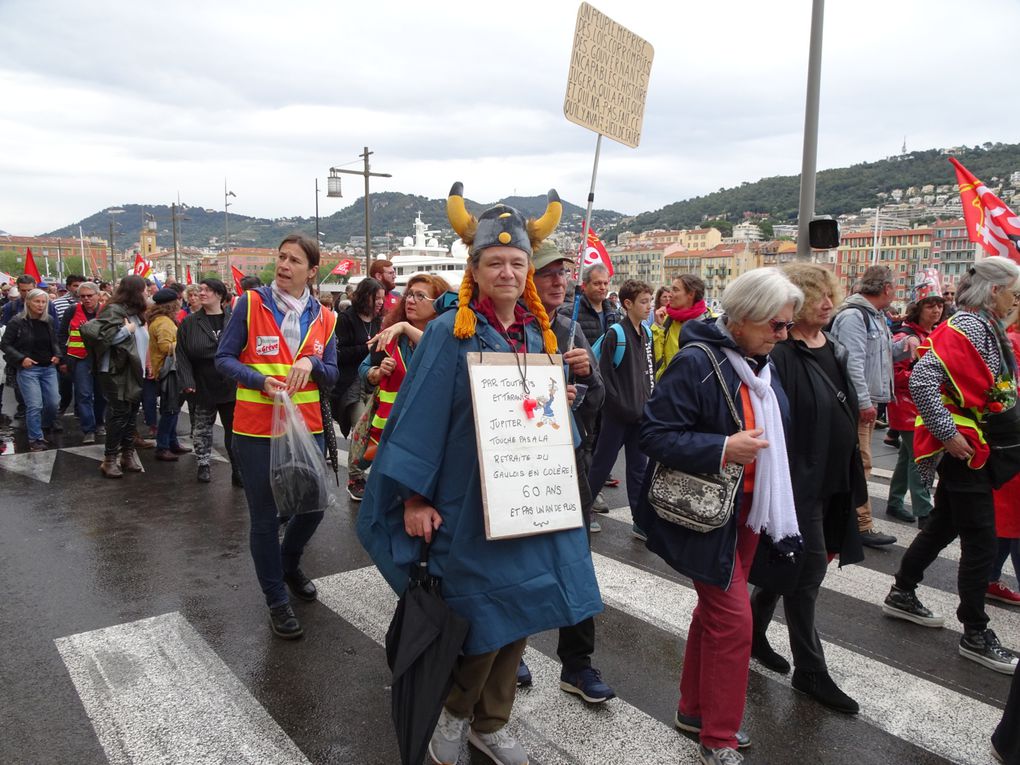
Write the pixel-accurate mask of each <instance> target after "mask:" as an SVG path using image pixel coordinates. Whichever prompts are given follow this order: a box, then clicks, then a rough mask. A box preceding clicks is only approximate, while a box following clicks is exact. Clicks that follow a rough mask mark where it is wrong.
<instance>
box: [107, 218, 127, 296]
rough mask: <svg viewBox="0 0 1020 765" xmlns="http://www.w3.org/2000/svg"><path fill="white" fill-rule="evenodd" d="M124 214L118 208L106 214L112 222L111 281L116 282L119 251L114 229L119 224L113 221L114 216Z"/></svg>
mask: <svg viewBox="0 0 1020 765" xmlns="http://www.w3.org/2000/svg"><path fill="white" fill-rule="evenodd" d="M122 212H124V211H123V210H121V209H120V208H119V207H117V208H114V207H111V208H110V209H109V210H107V211H106V214H107V215H109V216H110V221H109V222H110V280H111V281H116V280H117V250H116V247H115V244H114V228H115V227H116V225H117V222H116V221H115V220H114V219H113V216H114V215H120V214H121V213H122Z"/></svg>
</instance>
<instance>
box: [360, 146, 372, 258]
mask: <svg viewBox="0 0 1020 765" xmlns="http://www.w3.org/2000/svg"><path fill="white" fill-rule="evenodd" d="M370 153H371V152H369V150H368V147H367V146H366V147H365V153H364V154H362V155H361V156H363V157H364V158H365V276H368V267H369V265H370V264H371V262H372V222H371V220H372V206H371V204H370V203H369V200H368V155H369V154H370Z"/></svg>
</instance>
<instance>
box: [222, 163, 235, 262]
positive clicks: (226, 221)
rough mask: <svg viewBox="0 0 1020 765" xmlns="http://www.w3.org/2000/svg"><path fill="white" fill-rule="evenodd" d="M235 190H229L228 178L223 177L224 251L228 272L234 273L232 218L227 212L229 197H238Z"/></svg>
mask: <svg viewBox="0 0 1020 765" xmlns="http://www.w3.org/2000/svg"><path fill="white" fill-rule="evenodd" d="M236 196H237V194H235V193H234V192H233V191H227V179H226V178H224V179H223V238H224V240H225V242H224V245H225V249H224V252H225V253H226V254H227V273H228V274H233V269H232V268H231V267H230V219H229V213H228V212H227V211H228V210H229V208H230V200H229V199H228V197H236Z"/></svg>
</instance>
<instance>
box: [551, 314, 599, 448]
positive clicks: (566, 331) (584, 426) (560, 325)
mask: <svg viewBox="0 0 1020 765" xmlns="http://www.w3.org/2000/svg"><path fill="white" fill-rule="evenodd" d="M552 331H553V334H555V335H556V344H557V345H558V346H559V349H560V351H561V352H563V351H564V350H566V348H567V345H568V344H569V341H570V318H569V317H565V316H562V315H560V314H556V315H554V316H553V318H552ZM574 347H575V348H584V349H585V350H586V351H588V361H589V363H590V364H591V374H590V375H588V377H578V378H577V379H573V380H572V379H570V377H569V370H568V371H567V374H568V378H567V382H575V383H582V384H584V385H587V386H588V391H587V392H586V393H585V395H584V401H582V402H581V405H580V406H579V407H578V408H577V409H575V410H574V421H575V422H576V423H577V428H578V431H579V434H580V436H581V440H582V441H583V442H585V443H587V442H588V441H590V439H591V438H592V437H593V436H594V434H595V418H596V416H597V415H598V412H599V410H600V409H601V408H602V405H603V403H604V402H605V400H606V389H605V386H604V385H603V384H602V374H601V373H600V372H599V364H598V361H597V360H596V359H595V356H594V355H593V354H592V352H591V346H590V345H589V344H588V340H587V339H586V338H585V336H584V333H583V332H582V331H581V328H580V326H578V327H577V328H576V329H575V333H574Z"/></svg>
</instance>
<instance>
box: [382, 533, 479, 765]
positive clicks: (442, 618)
mask: <svg viewBox="0 0 1020 765" xmlns="http://www.w3.org/2000/svg"><path fill="white" fill-rule="evenodd" d="M439 590H440V583H439V580H438V579H437V578H435V577H433V576H429V573H428V545H427V544H425V543H424V542H422V554H421V560H420V562H419V563H418V565H417V566H416V567H415V569H414V571H412V573H411V577H410V581H409V583H408V585H407V590H406V591H405V592H404V594H403V596H401V598H400V601H399V602H398V603H397V610H396V611H395V612H394V614H393V621H391V622H390V628H389V630H388V631H387V632H386V661H387V662H388V663H389V665H390V669H391V670H392V672H393V689H392V694H393V698H392V707H393V710H392V711H393V724H394V726H395V728H396V732H397V743H398V744H399V747H400V761H401V762H402V763H403V764H404V765H420V764H421V762H422V760H423V759H424V758H425V752H426V750H427V749H428V745H429V739H431V738H432V732H433V731H434V730H435V728H436V722H437V721H438V720H439V713H440V712H441V711H442V709H443V702H445V701H446V697H447V695H448V694H449V693H450V687H451V685H452V684H453V667H454V663H455V662H456V661H457V656H458V655H459V654H460V649H461V647H462V646H463V645H464V640H465V638H466V637H467V633H468V626H469V625H468V621H467V620H466V619H464V618H462V617H460V616H458V615H457V614H455V613H454V612H453V610H452V609H451V608H450V607H449V606H448V605H447V604H446V601H444V600H443V598H442V596H441V595H440V594H439Z"/></svg>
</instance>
